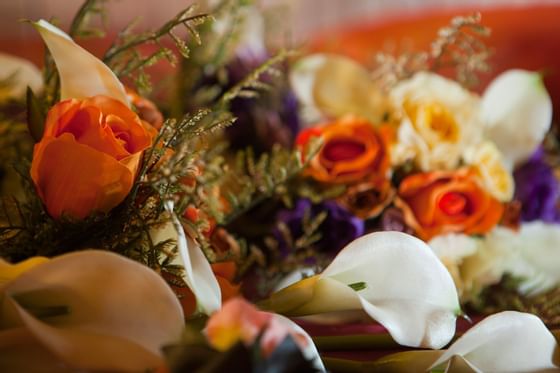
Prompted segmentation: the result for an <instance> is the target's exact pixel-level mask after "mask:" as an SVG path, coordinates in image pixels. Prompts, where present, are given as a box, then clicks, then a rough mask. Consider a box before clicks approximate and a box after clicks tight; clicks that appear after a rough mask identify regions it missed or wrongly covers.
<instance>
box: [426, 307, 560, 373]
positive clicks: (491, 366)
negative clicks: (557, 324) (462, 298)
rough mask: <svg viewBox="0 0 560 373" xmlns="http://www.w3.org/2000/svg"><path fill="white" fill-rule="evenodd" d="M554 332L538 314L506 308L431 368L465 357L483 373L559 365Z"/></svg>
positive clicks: (452, 346)
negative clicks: (454, 357)
mask: <svg viewBox="0 0 560 373" xmlns="http://www.w3.org/2000/svg"><path fill="white" fill-rule="evenodd" d="M557 348H558V345H557V343H556V340H555V338H554V336H553V335H552V333H550V331H549V330H548V329H547V328H546V326H545V325H544V324H543V322H542V321H541V320H540V319H539V318H538V317H537V316H535V315H532V314H529V313H522V312H515V311H505V312H500V313H497V314H495V315H492V316H488V317H487V318H486V319H484V320H482V321H481V322H480V323H478V324H477V325H475V326H474V327H472V328H471V329H469V331H468V332H467V333H465V334H464V335H463V336H461V337H460V338H459V339H458V340H457V341H455V342H454V343H453V344H452V345H451V346H450V347H449V348H448V349H447V351H445V352H444V354H443V355H442V356H441V357H440V358H439V359H437V360H436V361H435V362H434V363H433V365H432V366H431V367H430V369H434V368H435V367H437V366H439V365H442V364H443V363H445V362H447V361H449V360H450V359H451V358H452V357H453V356H456V355H458V356H462V357H463V358H464V359H465V360H466V361H467V363H468V364H469V365H470V366H472V367H474V368H475V369H477V370H478V371H482V372H496V373H499V372H512V371H515V372H534V371H538V370H541V369H553V368H558V366H557V365H555V364H554V361H553V360H554V354H555V350H556V349H557Z"/></svg>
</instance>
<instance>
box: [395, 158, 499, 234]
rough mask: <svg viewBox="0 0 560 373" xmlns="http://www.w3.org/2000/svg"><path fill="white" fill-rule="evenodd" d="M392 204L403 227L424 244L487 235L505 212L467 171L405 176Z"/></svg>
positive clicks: (474, 174) (472, 174) (470, 171)
mask: <svg viewBox="0 0 560 373" xmlns="http://www.w3.org/2000/svg"><path fill="white" fill-rule="evenodd" d="M395 203H396V205H397V206H398V207H400V208H401V209H402V210H403V213H404V219H405V221H406V223H407V224H408V225H409V226H410V227H412V228H413V229H415V230H416V234H417V235H418V236H419V237H420V238H422V239H423V240H425V241H427V240H429V239H430V238H432V237H434V236H436V235H438V234H445V233H451V232H462V233H465V234H482V233H486V232H488V231H489V230H490V229H492V228H493V227H494V226H495V225H496V224H497V223H498V222H499V220H500V218H501V216H502V212H503V209H504V208H503V205H502V204H501V203H500V202H499V201H498V200H497V199H495V198H494V197H492V196H490V194H488V192H486V191H485V190H484V189H482V187H481V186H480V185H479V183H478V182H477V179H476V173H475V172H474V171H472V170H471V169H468V168H467V169H462V170H458V171H451V172H446V171H439V172H429V173H420V174H415V175H411V176H408V177H406V178H405V179H404V180H403V181H402V182H401V184H400V186H399V190H398V197H397V199H396V201H395Z"/></svg>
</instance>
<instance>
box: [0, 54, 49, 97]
mask: <svg viewBox="0 0 560 373" xmlns="http://www.w3.org/2000/svg"><path fill="white" fill-rule="evenodd" d="M0 81H6V82H7V85H6V86H3V85H2V86H0V101H3V100H5V99H7V98H10V97H14V98H20V97H23V96H24V94H25V89H26V88H27V87H28V86H29V87H30V88H31V89H32V90H33V91H34V92H38V91H40V90H41V89H42V88H43V77H42V76H41V72H40V71H39V69H38V68H37V67H36V66H35V65H34V64H32V63H31V62H29V61H27V60H25V59H23V58H19V57H16V56H12V55H9V54H6V53H0Z"/></svg>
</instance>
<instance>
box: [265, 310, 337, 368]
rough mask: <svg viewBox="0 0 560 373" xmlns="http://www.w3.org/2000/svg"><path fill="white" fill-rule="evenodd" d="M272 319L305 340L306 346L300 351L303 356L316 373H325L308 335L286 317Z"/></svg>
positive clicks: (278, 316) (274, 316)
mask: <svg viewBox="0 0 560 373" xmlns="http://www.w3.org/2000/svg"><path fill="white" fill-rule="evenodd" d="M273 318H274V319H276V321H277V322H279V323H280V324H282V325H284V326H286V327H287V328H288V329H292V330H293V331H294V332H295V333H296V334H297V335H298V336H300V337H303V338H305V341H306V346H305V348H304V349H303V350H302V351H301V352H302V353H303V356H304V357H305V358H306V359H307V360H309V361H311V362H312V364H313V367H314V368H315V369H317V371H319V372H326V371H327V370H326V369H325V366H324V365H323V361H322V360H321V356H320V355H319V351H318V350H317V347H316V346H315V343H313V340H312V339H311V337H310V336H309V334H307V332H306V331H305V330H303V328H302V327H301V326H299V325H298V324H296V323H295V322H293V321H292V320H290V319H289V318H287V317H284V316H282V315H278V314H274V315H273Z"/></svg>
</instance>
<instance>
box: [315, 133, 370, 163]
mask: <svg viewBox="0 0 560 373" xmlns="http://www.w3.org/2000/svg"><path fill="white" fill-rule="evenodd" d="M365 150H366V146H365V145H364V144H362V143H359V142H356V141H354V140H352V139H337V140H331V141H329V142H328V143H327V144H325V147H324V148H323V156H324V158H326V159H327V160H329V161H331V162H340V161H347V160H351V159H355V158H356V157H358V156H360V155H361V154H363V153H364V152H365Z"/></svg>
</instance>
